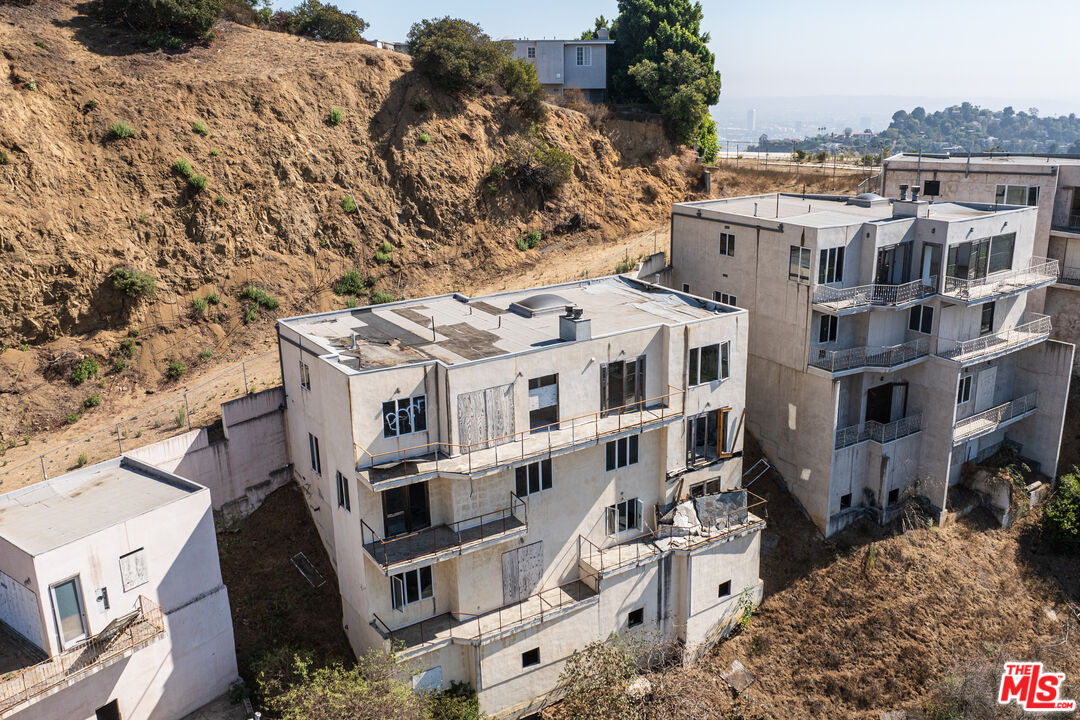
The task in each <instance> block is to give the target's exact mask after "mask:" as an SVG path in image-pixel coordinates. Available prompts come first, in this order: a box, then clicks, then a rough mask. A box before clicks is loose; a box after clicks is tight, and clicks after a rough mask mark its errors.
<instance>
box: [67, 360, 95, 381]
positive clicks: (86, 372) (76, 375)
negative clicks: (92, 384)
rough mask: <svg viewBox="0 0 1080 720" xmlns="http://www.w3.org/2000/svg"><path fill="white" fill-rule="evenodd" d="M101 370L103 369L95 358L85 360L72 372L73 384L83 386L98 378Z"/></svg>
mask: <svg viewBox="0 0 1080 720" xmlns="http://www.w3.org/2000/svg"><path fill="white" fill-rule="evenodd" d="M100 369H101V367H100V366H99V365H98V361H97V360H95V359H94V358H91V357H88V358H83V359H82V360H80V361H79V363H78V364H77V365H76V366H75V367H74V368H72V370H71V384H72V385H82V384H83V383H84V382H86V381H87V380H89V379H90V378H92V377H97V374H98V371H99V370H100Z"/></svg>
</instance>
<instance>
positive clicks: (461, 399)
mask: <svg viewBox="0 0 1080 720" xmlns="http://www.w3.org/2000/svg"><path fill="white" fill-rule="evenodd" d="M457 403H458V406H457V412H458V433H459V435H460V437H461V441H460V442H461V444H462V445H470V446H472V449H473V450H479V449H482V448H485V447H488V441H489V440H493V439H495V438H499V437H505V436H506V435H512V434H513V433H514V384H513V383H507V384H506V385H496V386H495V387H490V388H487V389H485V390H477V391H475V392H469V393H461V394H460V395H458V400H457Z"/></svg>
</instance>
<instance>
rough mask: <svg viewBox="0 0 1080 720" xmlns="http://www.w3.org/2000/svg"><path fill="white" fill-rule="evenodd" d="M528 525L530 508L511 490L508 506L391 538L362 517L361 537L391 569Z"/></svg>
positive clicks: (370, 550)
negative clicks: (376, 530)
mask: <svg viewBox="0 0 1080 720" xmlns="http://www.w3.org/2000/svg"><path fill="white" fill-rule="evenodd" d="M528 526H529V515H528V507H527V506H526V505H525V501H524V500H522V499H521V498H519V497H518V496H517V495H516V494H515V493H514V492H512V491H511V493H510V505H509V506H507V507H505V508H500V509H498V510H492V511H491V512H487V513H483V514H482V515H476V516H473V517H471V518H466V519H465V520H457V521H455V522H452V523H448V524H445V525H437V526H435V527H429V528H424V529H423V530H417V531H416V532H412V533H408V534H407V535H398V536H395V537H391V538H383V537H380V536H379V535H378V534H377V533H376V532H375V531H374V530H373V529H372V527H371V526H370V525H368V524H367V523H366V522H364V520H363V519H361V520H360V538H361V542H362V543H363V545H364V549H365V550H367V552H368V554H370V555H371V557H372V558H374V559H375V562H377V563H379V565H381V566H382V567H383V569H389V568H390V567H391V566H393V565H398V564H401V563H407V562H412V561H413V560H417V559H420V558H423V557H425V556H429V555H437V554H438V553H440V552H443V551H445V550H452V549H454V548H460V547H462V546H464V545H470V544H472V543H481V542H483V541H485V540H489V539H491V538H493V537H496V536H499V535H505V534H506V533H507V532H511V531H514V530H518V529H526V528H528Z"/></svg>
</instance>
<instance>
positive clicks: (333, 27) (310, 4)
mask: <svg viewBox="0 0 1080 720" xmlns="http://www.w3.org/2000/svg"><path fill="white" fill-rule="evenodd" d="M269 25H270V29H271V30H278V31H281V32H291V33H294V34H297V35H306V36H307V37H310V38H314V39H316V40H326V41H329V42H360V41H361V40H362V39H363V38H362V37H361V36H362V35H363V33H364V31H365V30H367V27H368V24H367V23H366V22H364V20H363V19H362V18H361V17H359V16H358V15H357V14H356V13H354V12H346V11H344V10H342V9H340V8H339V7H337V6H336V5H331V4H329V3H322V2H319V0H303V2H301V3H300V4H299V5H297V6H296V7H294V8H293V9H292V10H291V11H278V12H277V13H274V15H273V17H272V18H270V23H269Z"/></svg>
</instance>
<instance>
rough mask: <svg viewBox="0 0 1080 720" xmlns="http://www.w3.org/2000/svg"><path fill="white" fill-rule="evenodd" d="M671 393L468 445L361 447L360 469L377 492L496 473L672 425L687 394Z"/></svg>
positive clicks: (358, 453) (671, 388)
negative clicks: (384, 449)
mask: <svg viewBox="0 0 1080 720" xmlns="http://www.w3.org/2000/svg"><path fill="white" fill-rule="evenodd" d="M668 391H669V392H668V393H667V394H666V395H661V396H659V397H655V398H648V399H646V400H643V401H641V402H636V403H631V404H629V405H625V406H622V407H618V408H611V409H608V410H603V411H597V412H592V413H587V414H585V415H581V416H579V417H574V418H569V419H565V420H560V421H559V422H558V423H553V424H552V425H549V426H546V427H541V428H532V429H529V430H522V431H519V432H516V433H513V434H510V435H504V436H502V437H497V438H493V439H490V440H485V441H483V442H476V443H472V444H469V445H460V444H456V443H445V442H434V443H427V444H425V445H416V446H414V447H409V448H403V449H401V450H391V451H387V452H377V453H372V452H368V451H367V450H366V449H364V448H361V447H359V446H357V456H358V460H357V470H358V471H362V470H367V471H368V481H369V482H370V484H371V486H372V487H373V488H377V489H383V488H385V487H392V486H395V485H403V484H405V483H408V482H413V481H416V480H419V479H427V478H432V477H469V476H473V475H475V474H477V473H480V474H484V473H487V472H491V471H498V470H500V469H502V468H503V467H505V466H507V465H510V464H512V463H518V462H522V461H525V460H530V459H533V458H540V457H548V456H551V455H552V454H560V453H562V452H566V451H569V450H573V449H575V448H579V447H582V446H586V445H597V444H599V443H600V442H602V441H605V440H608V439H611V438H614V437H616V436H618V435H620V434H623V433H630V432H642V431H644V430H651V429H654V428H658V427H661V426H663V425H666V424H668V423H671V422H674V421H676V420H678V419H680V418H681V417H682V416H683V397H682V395H683V393H682V391H681V390H679V389H677V388H673V387H671V386H668Z"/></svg>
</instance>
